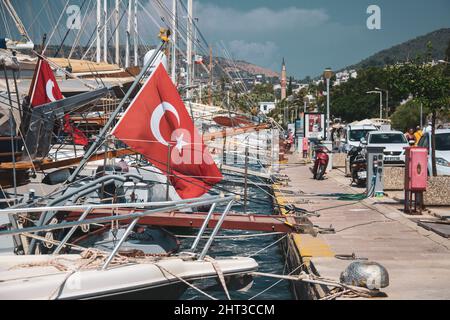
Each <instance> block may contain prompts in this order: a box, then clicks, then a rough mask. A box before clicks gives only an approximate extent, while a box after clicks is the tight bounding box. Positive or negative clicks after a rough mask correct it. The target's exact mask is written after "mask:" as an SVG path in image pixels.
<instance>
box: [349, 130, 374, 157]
mask: <svg viewBox="0 0 450 320" xmlns="http://www.w3.org/2000/svg"><path fill="white" fill-rule="evenodd" d="M376 130H377V128H376V127H375V126H373V125H348V126H347V130H346V135H345V140H344V141H343V142H344V143H345V145H344V150H345V152H349V151H350V150H351V149H352V148H353V147H359V145H360V141H361V138H364V137H365V136H366V135H367V134H368V133H369V132H371V131H376Z"/></svg>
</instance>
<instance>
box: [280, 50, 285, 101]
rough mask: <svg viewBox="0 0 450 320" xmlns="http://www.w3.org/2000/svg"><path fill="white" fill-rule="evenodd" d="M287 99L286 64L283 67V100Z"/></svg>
mask: <svg viewBox="0 0 450 320" xmlns="http://www.w3.org/2000/svg"><path fill="white" fill-rule="evenodd" d="M283 99H286V64H285V63H284V58H283V64H282V65H281V100H283Z"/></svg>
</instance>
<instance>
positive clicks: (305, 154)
mask: <svg viewBox="0 0 450 320" xmlns="http://www.w3.org/2000/svg"><path fill="white" fill-rule="evenodd" d="M308 147H309V143H308V138H307V137H304V138H303V143H302V150H303V158H307V157H308Z"/></svg>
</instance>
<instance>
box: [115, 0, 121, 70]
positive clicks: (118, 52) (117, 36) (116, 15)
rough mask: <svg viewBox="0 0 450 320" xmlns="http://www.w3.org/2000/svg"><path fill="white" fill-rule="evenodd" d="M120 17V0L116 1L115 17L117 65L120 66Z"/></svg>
mask: <svg viewBox="0 0 450 320" xmlns="http://www.w3.org/2000/svg"><path fill="white" fill-rule="evenodd" d="M119 15H120V7H119V0H116V8H115V17H116V19H115V20H116V64H117V65H120V43H119V40H120V37H119V33H120V27H119V19H120V17H119Z"/></svg>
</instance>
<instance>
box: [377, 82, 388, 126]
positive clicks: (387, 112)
mask: <svg viewBox="0 0 450 320" xmlns="http://www.w3.org/2000/svg"><path fill="white" fill-rule="evenodd" d="M375 90H378V91H384V92H386V112H385V114H386V119H387V118H389V90H383V89H380V88H378V87H377V88H375Z"/></svg>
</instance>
